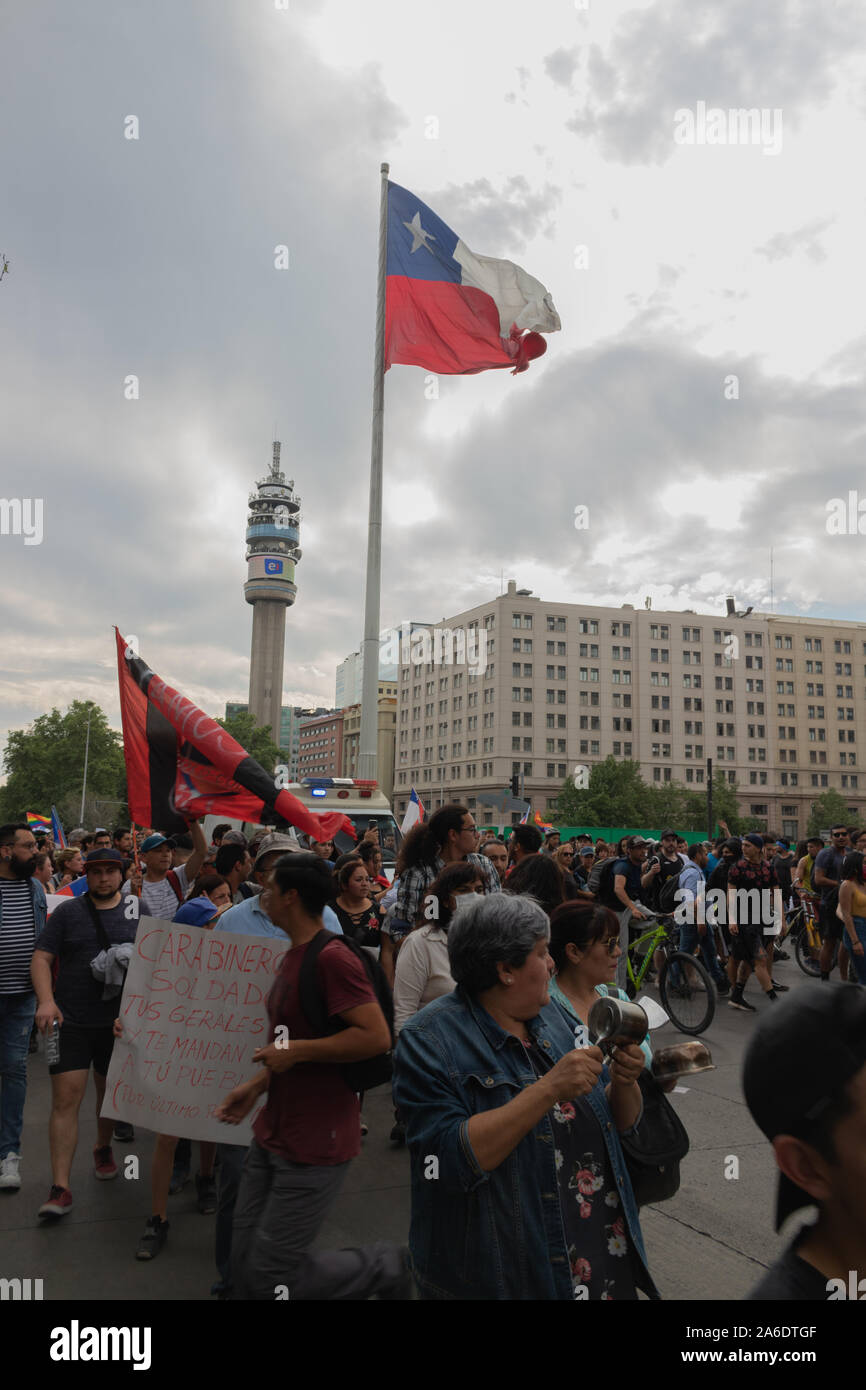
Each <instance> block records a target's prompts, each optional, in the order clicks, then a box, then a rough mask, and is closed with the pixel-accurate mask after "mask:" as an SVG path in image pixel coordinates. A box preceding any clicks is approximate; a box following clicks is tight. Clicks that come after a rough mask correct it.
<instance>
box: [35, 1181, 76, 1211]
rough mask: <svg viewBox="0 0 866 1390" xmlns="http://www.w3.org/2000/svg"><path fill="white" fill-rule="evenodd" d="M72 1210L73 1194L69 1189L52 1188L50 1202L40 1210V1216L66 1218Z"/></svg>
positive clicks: (45, 1203)
mask: <svg viewBox="0 0 866 1390" xmlns="http://www.w3.org/2000/svg"><path fill="white" fill-rule="evenodd" d="M71 1209H72V1193H71V1192H70V1191H69V1188H68V1187H52V1189H51V1191H50V1192H49V1194H48V1201H47V1202H43V1203H42V1206H41V1207H40V1208H39V1215H40V1216H65V1215H66V1213H67V1212H68V1211H71Z"/></svg>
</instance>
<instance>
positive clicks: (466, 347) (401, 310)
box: [385, 183, 562, 375]
mask: <svg viewBox="0 0 866 1390" xmlns="http://www.w3.org/2000/svg"><path fill="white" fill-rule="evenodd" d="M387 243H388V259H387V286H386V291H385V367H386V369H387V368H388V367H390V366H391V364H392V363H395V362H399V363H404V364H406V365H408V366H414V367H426V368H427V369H428V370H429V371H433V372H442V373H445V374H452V375H453V374H469V373H472V372H483V371H486V370H487V369H488V368H490V367H511V368H512V369H513V371H514V372H523V371H526V368H527V367H528V366H529V363H530V361H531V359H532V358H533V357H540V356H541V354H542V353H543V352H545V351H546V350H547V343H546V342H545V340H544V339H543V338H542V337H541V336H540V334H542V333H555V332H556V331H557V330H558V329H559V328H560V327H561V326H562V325H561V323H560V320H559V315H558V314H557V312H556V309H555V308H554V306H553V300H552V299H551V297H550V294H549V292H548V291H547V290H546V289H545V288H544V285H542V284H541V282H540V280H536V279H535V278H534V277H533V276H532V275H528V274H527V273H526V271H525V270H523V269H522V268H521V267H520V266H519V265H515V264H514V262H513V261H504V260H498V259H495V258H493V257H491V256H476V255H475V254H474V253H473V252H472V251H470V250H469V247H468V246H466V244H465V243H464V242H462V241H461V240H460V238H459V237H458V236H456V235H455V233H454V232H452V230H451V228H450V227H447V226H446V225H445V223H444V222H443V221H442V219H441V218H440V217H437V216H436V214H435V212H433V211H431V209H430V208H428V207H427V205H426V203H422V202H421V199H420V198H416V196H415V194H414V193H410V192H409V191H408V189H405V188H401V187H400V186H399V184H396V183H389V184H388V225H387Z"/></svg>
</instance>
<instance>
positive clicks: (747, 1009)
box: [728, 994, 758, 1014]
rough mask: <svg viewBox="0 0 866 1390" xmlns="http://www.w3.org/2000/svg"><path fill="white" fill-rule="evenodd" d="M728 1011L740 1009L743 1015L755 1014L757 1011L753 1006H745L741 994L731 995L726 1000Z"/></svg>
mask: <svg viewBox="0 0 866 1390" xmlns="http://www.w3.org/2000/svg"><path fill="white" fill-rule="evenodd" d="M728 1008H729V1009H740V1010H741V1011H742V1012H743V1013H744V1014H755V1013H757V1012H758V1011H757V1009H756V1008H755V1006H754V1004H747V1003H746V1001H745V999H744V998H743V996H742V994H731V997H730V999H729V1000H728Z"/></svg>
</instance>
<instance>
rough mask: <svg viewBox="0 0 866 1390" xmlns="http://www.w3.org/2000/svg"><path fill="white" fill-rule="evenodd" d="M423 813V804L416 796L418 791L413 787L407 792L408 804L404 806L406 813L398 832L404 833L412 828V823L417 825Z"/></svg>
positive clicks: (422, 817)
mask: <svg viewBox="0 0 866 1390" xmlns="http://www.w3.org/2000/svg"><path fill="white" fill-rule="evenodd" d="M425 814H426V812H425V810H424V806H423V804H422V802H421V800H420V798H419V796H418V793H417V792H416V790H415V788H414V787H413V788H412V790H411V792H410V793H409V805H408V806H407V807H406V814H405V816H404V817H403V824H402V825H401V826H400V834H401V835H405V834H406V833H407V832H408V831H409V830H411V829H412V826H413V825H417V824H418V822H419V821H421V820H423V819H424V816H425Z"/></svg>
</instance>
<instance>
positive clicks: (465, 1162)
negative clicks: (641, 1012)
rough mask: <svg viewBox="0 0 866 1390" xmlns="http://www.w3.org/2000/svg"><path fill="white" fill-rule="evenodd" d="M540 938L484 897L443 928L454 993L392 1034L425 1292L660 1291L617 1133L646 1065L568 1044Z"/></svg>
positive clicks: (534, 926)
mask: <svg viewBox="0 0 866 1390" xmlns="http://www.w3.org/2000/svg"><path fill="white" fill-rule="evenodd" d="M548 934H549V924H548V920H547V916H546V914H545V913H544V912H543V911H542V909H541V908H540V907H539V906H538V904H537V903H535V902H533V901H532V900H530V899H527V898H520V897H509V896H508V895H505V894H502V895H496V896H495V897H488V898H479V900H478V902H477V903H473V904H472V905H471V907H470V908H468V909H467V910H466V911H465V912H464V913H463V914H462V915H461V917H459V918H458V919H457V920H456V921H455V922H454V923H453V924H452V925H451V928H450V930H449V933H448V955H449V960H450V965H451V973H452V975H453V977H454V979H455V981H456V982H457V988H456V989H455V991H454V993H453V994H450V995H446V996H445V997H443V998H441V999H437V1000H435V1001H434V1002H433V1003H432V1004H428V1005H427V1007H426V1008H424V1009H422V1010H421V1011H420V1013H418V1014H416V1015H415V1017H414V1018H412V1019H410V1020H409V1021H408V1023H406V1025H405V1026H404V1028H403V1030H402V1032H401V1034H400V1040H399V1044H398V1047H397V1052H396V1056H395V1080H394V1094H395V1099H396V1102H397V1104H398V1105H399V1106H400V1109H401V1111H402V1112H403V1113H404V1115H405V1117H406V1122H407V1131H408V1141H409V1149H410V1153H411V1157H412V1221H411V1228H410V1235H409V1243H410V1247H411V1251H412V1262H413V1268H414V1273H415V1277H416V1279H417V1281H418V1286H419V1289H420V1291H421V1294H422V1296H423V1297H426V1298H434V1299H447V1298H452V1299H573V1298H577V1299H581V1300H583V1299H593V1300H594V1299H597V1298H636V1297H637V1289H642V1290H643V1291H644V1292H645V1293H647V1294H648V1295H649V1297H650V1298H657V1297H658V1293H657V1290H656V1288H655V1285H654V1284H653V1282H652V1279H651V1277H650V1274H649V1271H648V1269H647V1263H646V1254H645V1251H644V1246H643V1238H642V1236H641V1230H640V1224H639V1221H638V1214H637V1207H636V1205H635V1201H634V1197H633V1194H632V1190H631V1184H630V1182H629V1177H628V1171H627V1169H626V1166H625V1161H624V1159H623V1153H622V1149H621V1147H620V1143H619V1137H618V1135H619V1134H620V1133H628V1132H629V1131H630V1130H631V1129H632V1128H633V1127H634V1126H635V1125H636V1124H637V1122H638V1121H639V1119H640V1114H641V1097H640V1088H639V1087H638V1085H637V1077H638V1076H639V1075H640V1072H641V1069H642V1067H643V1065H644V1056H643V1053H642V1052H641V1050H640V1048H638V1047H635V1046H633V1045H631V1046H628V1047H620V1048H618V1049H617V1050H616V1052H615V1053H614V1055H613V1057H612V1058H611V1060H610V1063H609V1065H605V1064H604V1061H603V1057H602V1054H601V1051H600V1050H599V1049H598V1048H597V1047H587V1048H579V1049H577V1048H575V1045H574V1043H575V1038H574V1031H573V1025H570V1024H569V1022H568V1021H567V1019H566V1016H565V1015H564V1013H563V1012H562V1010H561V1009H560V1008H559V1007H558V1006H557V1005H555V1004H553V1003H551V1002H550V997H549V994H548V981H549V972H550V970H551V969H552V962H551V960H550V957H549V955H548V951H547V942H548Z"/></svg>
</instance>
